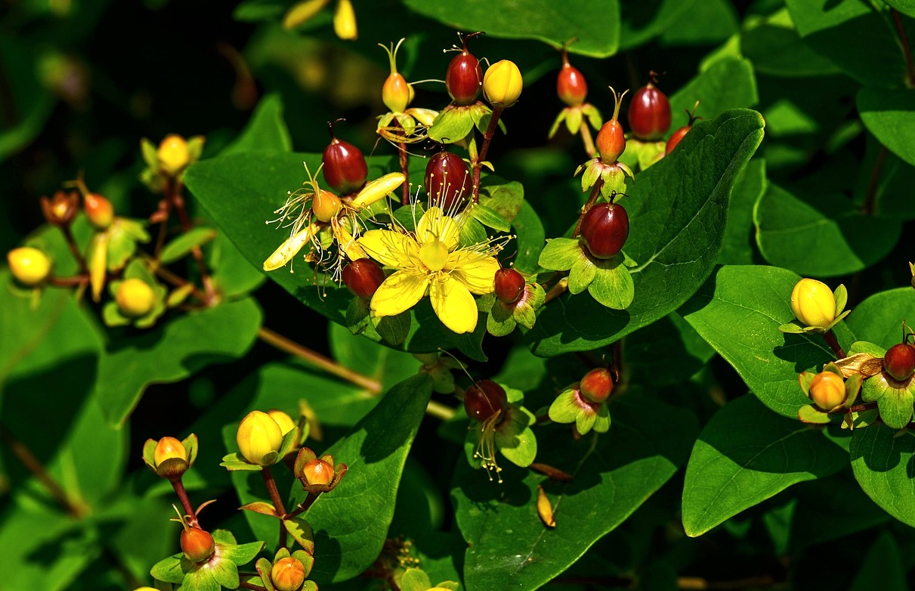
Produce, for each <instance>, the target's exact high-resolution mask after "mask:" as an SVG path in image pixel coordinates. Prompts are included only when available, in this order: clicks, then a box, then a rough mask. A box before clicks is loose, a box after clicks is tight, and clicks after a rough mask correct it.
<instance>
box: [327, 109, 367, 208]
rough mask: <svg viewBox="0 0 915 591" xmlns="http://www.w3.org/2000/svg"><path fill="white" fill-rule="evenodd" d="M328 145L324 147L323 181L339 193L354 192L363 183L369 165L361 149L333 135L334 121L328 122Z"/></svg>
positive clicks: (347, 193)
mask: <svg viewBox="0 0 915 591" xmlns="http://www.w3.org/2000/svg"><path fill="white" fill-rule="evenodd" d="M328 126H329V127H330V137H331V140H330V145H328V146H327V147H326V148H325V149H324V156H323V160H322V161H323V162H324V168H323V169H322V170H323V171H324V181H325V182H326V183H327V184H328V185H330V188H331V189H333V190H334V191H336V192H337V193H339V194H341V195H349V194H351V193H355V192H356V191H358V190H359V189H361V188H362V187H363V185H365V179H366V178H367V177H368V176H369V167H368V165H367V164H366V162H365V156H364V155H363V154H362V150H360V149H359V148H357V147H356V146H354V145H353V144H351V143H349V142H345V141H343V140H338V139H337V138H336V136H334V123H329V124H328Z"/></svg>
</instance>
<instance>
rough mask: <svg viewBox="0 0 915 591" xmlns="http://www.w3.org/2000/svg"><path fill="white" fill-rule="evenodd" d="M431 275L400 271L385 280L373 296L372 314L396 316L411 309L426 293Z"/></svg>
mask: <svg viewBox="0 0 915 591" xmlns="http://www.w3.org/2000/svg"><path fill="white" fill-rule="evenodd" d="M428 284H429V275H427V274H426V273H418V272H415V271H398V272H396V273H394V274H393V275H391V276H390V277H388V278H387V279H385V280H384V283H382V284H381V285H380V286H378V290H377V291H376V292H375V295H373V296H372V314H374V315H375V316H378V317H381V316H396V315H397V314H400V313H401V312H405V311H406V310H409V309H410V308H412V307H413V306H415V305H416V303H417V302H418V301H419V300H421V299H422V298H423V296H424V295H426V286H427V285H428Z"/></svg>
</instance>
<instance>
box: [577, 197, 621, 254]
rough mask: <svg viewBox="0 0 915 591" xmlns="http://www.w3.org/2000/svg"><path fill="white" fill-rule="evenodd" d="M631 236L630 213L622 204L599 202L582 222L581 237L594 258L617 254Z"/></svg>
mask: <svg viewBox="0 0 915 591" xmlns="http://www.w3.org/2000/svg"><path fill="white" fill-rule="evenodd" d="M628 237H629V215H628V214H627V213H626V210H625V209H623V206H622V205H616V204H615V203H599V204H597V205H595V206H594V207H592V208H591V209H589V210H588V213H586V214H585V218H584V219H583V220H582V222H581V239H582V240H584V242H585V246H587V247H588V250H589V251H591V254H592V255H593V256H594V258H597V259H609V258H612V257H613V256H615V255H616V254H617V253H618V252H619V251H620V250H622V249H623V245H624V244H625V243H626V238H628Z"/></svg>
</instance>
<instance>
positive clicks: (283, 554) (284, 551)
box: [273, 548, 292, 562]
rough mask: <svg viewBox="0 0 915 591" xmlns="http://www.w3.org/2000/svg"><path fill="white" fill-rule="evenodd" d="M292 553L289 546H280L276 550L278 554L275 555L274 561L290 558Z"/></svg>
mask: <svg viewBox="0 0 915 591" xmlns="http://www.w3.org/2000/svg"><path fill="white" fill-rule="evenodd" d="M290 556H292V554H290V553H289V548H280V549H279V550H277V551H276V554H274V555H273V562H279V561H280V560H282V559H284V558H289V557H290Z"/></svg>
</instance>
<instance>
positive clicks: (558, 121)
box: [546, 109, 568, 140]
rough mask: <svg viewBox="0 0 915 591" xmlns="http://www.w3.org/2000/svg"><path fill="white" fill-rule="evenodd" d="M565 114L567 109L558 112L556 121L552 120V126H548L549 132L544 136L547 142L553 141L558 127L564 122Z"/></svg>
mask: <svg viewBox="0 0 915 591" xmlns="http://www.w3.org/2000/svg"><path fill="white" fill-rule="evenodd" d="M567 113H568V109H563V110H562V111H560V112H559V115H557V116H556V119H554V120H553V125H551V126H550V132H549V133H548V134H547V136H546V138H547V139H548V140H551V139H553V136H554V135H556V132H557V131H559V126H560V125H561V124H562V122H563V121H565V119H566V114H567Z"/></svg>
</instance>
